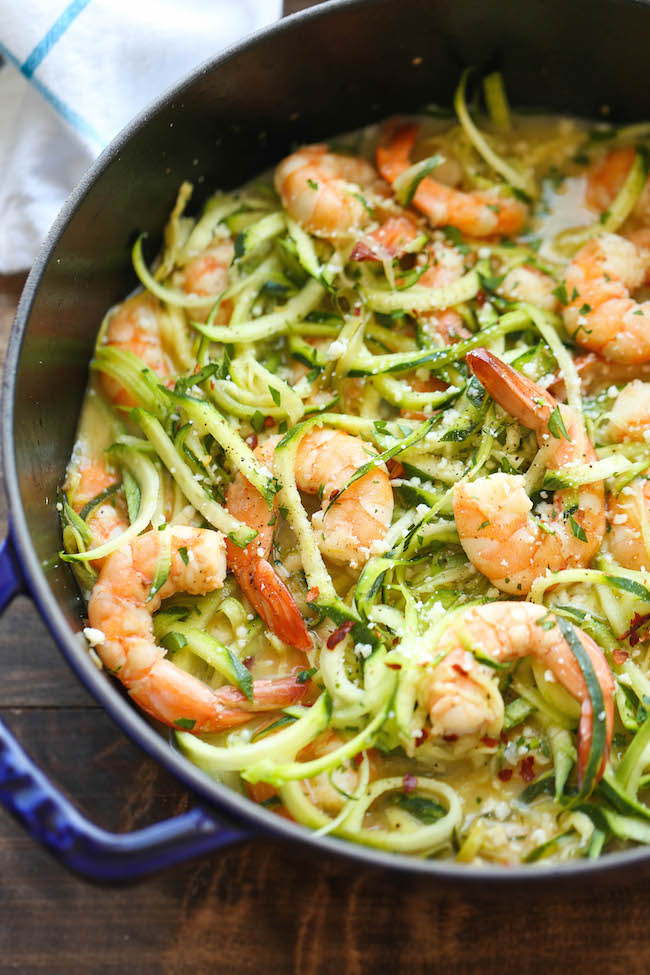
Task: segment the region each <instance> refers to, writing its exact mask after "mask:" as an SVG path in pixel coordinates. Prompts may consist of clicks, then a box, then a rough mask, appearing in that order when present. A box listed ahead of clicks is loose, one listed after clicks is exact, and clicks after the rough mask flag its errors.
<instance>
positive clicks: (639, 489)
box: [605, 380, 650, 571]
mask: <svg viewBox="0 0 650 975" xmlns="http://www.w3.org/2000/svg"><path fill="white" fill-rule="evenodd" d="M605 437H606V439H607V440H608V441H609V442H610V443H623V442H624V441H626V440H627V441H630V440H631V441H633V442H640V443H648V442H649V441H650V384H649V383H644V382H641V381H640V380H635V381H634V382H631V383H629V384H628V385H627V386H625V387H624V388H623V389H622V390H621V392H620V393H619V394H618V396H617V397H616V400H615V401H614V404H613V405H612V409H611V413H610V421H609V423H608V425H607V427H606V429H605ZM607 520H608V522H609V528H610V530H609V532H608V533H607V536H606V539H605V545H606V548H607V550H608V551H609V552H610V553H611V554H612V556H613V557H614V558H615V559H616V561H617V562H618V563H619V565H622V566H624V567H625V568H626V569H636V570H637V571H638V570H645V569H647V568H648V567H650V552H649V550H648V543H649V542H650V481H649V480H647V478H645V477H635V478H634V480H633V481H632V483H631V484H628V485H626V486H625V487H624V488H623V489H622V490H621V491H620V492H619V494H618V495H615V494H613V493H610V494H609V496H608V499H607Z"/></svg>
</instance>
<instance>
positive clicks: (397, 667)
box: [386, 664, 402, 670]
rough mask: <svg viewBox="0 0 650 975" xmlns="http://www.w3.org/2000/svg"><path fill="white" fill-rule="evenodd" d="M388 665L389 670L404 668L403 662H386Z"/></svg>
mask: <svg viewBox="0 0 650 975" xmlns="http://www.w3.org/2000/svg"><path fill="white" fill-rule="evenodd" d="M386 666H387V667H388V669H389V670H401V669H402V665H401V664H386Z"/></svg>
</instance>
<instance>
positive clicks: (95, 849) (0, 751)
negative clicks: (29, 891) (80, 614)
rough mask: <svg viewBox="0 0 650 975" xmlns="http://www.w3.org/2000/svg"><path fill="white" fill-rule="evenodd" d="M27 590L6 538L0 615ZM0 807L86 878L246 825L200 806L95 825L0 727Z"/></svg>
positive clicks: (117, 877)
mask: <svg viewBox="0 0 650 975" xmlns="http://www.w3.org/2000/svg"><path fill="white" fill-rule="evenodd" d="M19 592H26V586H25V582H24V579H23V575H22V572H21V569H20V566H19V564H18V560H17V558H16V554H15V552H14V548H13V543H12V540H11V537H9V538H7V539H5V541H4V542H3V543H2V545H1V546H0V612H2V611H3V610H4V609H5V608H6V606H7V605H8V604H9V602H10V601H11V600H12V599H13V597H14V596H15V595H17V593H19ZM0 802H1V803H2V804H4V806H5V807H6V808H7V809H8V810H9V812H10V813H12V814H13V816H15V818H16V819H17V820H18V821H19V822H20V823H21V825H22V826H24V827H25V829H26V830H27V832H28V833H29V834H30V835H31V836H32V837H33V838H34V839H35V840H37V841H38V842H39V843H41V844H42V845H43V846H45V847H46V848H47V849H48V850H49V851H50V852H51V853H53V854H55V856H57V857H58V858H59V859H60V860H61V861H62V863H63V864H64V865H65V866H66V867H69V868H70V869H72V870H75V871H77V872H78V873H80V874H82V875H83V876H85V877H88V878H89V879H92V880H98V881H104V882H111V881H113V882H115V881H125V880H134V879H136V878H138V877H142V876H145V875H146V874H149V873H152V872H153V871H155V870H160V869H162V868H163V867H168V866H171V865H172V864H175V863H180V862H181V861H183V860H187V859H189V858H190V857H194V856H199V855H201V854H203V853H209V852H210V851H212V850H216V849H219V848H220V847H222V846H228V845H230V844H231V843H236V842H238V841H240V840H243V839H246V838H247V837H248V836H249V835H250V832H249V830H247V829H246V827H244V826H241V825H239V824H237V823H234V822H230V821H227V820H225V819H224V822H220V821H219V820H217V819H216V818H215V817H214V816H213V815H212V813H210V812H207V811H206V810H204V809H201V808H195V809H191V810H190V811H189V812H186V813H183V814H182V815H180V816H175V817H173V818H171V819H167V820H164V821H163V822H162V823H156V824H155V825H153V826H147V827H146V828H145V829H139V830H135V831H134V832H132V833H109V832H108V831H107V830H104V829H101V828H100V827H99V826H95V824H94V823H91V822H90V821H89V820H87V819H86V818H85V817H84V816H83V814H82V813H80V812H79V810H78V809H76V808H75V806H73V805H72V803H71V802H70V801H69V800H68V799H67V798H66V797H65V796H64V795H63V793H62V792H61V791H60V790H59V789H57V788H56V786H55V785H54V784H53V783H52V782H50V780H49V779H48V778H47V776H46V775H44V773H43V772H42V771H41V770H40V769H39V768H38V767H37V766H36V765H35V764H34V762H33V761H32V759H31V758H30V757H29V755H27V753H26V752H25V751H24V750H23V749H22V748H21V746H20V745H19V744H18V742H17V741H16V739H15V738H14V737H13V735H12V734H11V732H10V731H9V729H8V728H7V726H6V725H5V724H4V723H3V722H1V721H0Z"/></svg>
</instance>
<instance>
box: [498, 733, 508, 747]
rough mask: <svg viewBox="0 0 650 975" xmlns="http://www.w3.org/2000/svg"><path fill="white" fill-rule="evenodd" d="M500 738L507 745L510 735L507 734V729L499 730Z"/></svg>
mask: <svg viewBox="0 0 650 975" xmlns="http://www.w3.org/2000/svg"><path fill="white" fill-rule="evenodd" d="M499 739H500V741H501V743H502V744H503V745H505V744H506V742H507V741H508V735H507V733H506V732H505V731H503V730H501V731H500V732H499Z"/></svg>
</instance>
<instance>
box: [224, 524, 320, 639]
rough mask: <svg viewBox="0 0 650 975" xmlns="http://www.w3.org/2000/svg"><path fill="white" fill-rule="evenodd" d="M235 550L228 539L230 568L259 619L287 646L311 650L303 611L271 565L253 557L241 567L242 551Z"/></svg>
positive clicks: (227, 555)
mask: <svg viewBox="0 0 650 975" xmlns="http://www.w3.org/2000/svg"><path fill="white" fill-rule="evenodd" d="M252 544H254V543H252ZM233 547H234V546H233V543H232V542H231V541H229V540H227V541H226V557H227V560H228V565H230V567H231V568H232V570H233V572H234V574H235V576H236V578H237V582H238V583H239V585H240V587H241V589H242V590H243V592H244V593H245V595H246V597H247V598H248V600H249V602H250V603H251V604H252V606H253V608H254V610H255V612H256V613H257V614H258V616H261V618H262V619H263V620H264V622H265V623H266V625H267V626H268V628H269V629H270V630H271V631H272V632H273V633H275V635H276V636H279V637H280V639H281V640H284V642H285V643H288V644H289V645H290V646H292V647H295V648H296V649H297V650H303V651H306V650H309V649H311V647H312V639H311V637H310V635H309V631H308V630H307V627H306V626H305V621H304V620H303V618H302V616H301V615H300V610H299V609H298V607H297V606H296V604H295V602H294V599H293V596H292V595H291V593H290V592H289V590H288V588H287V587H286V586H285V584H284V582H283V581H282V579H281V578H280V577H279V575H278V574H277V572H276V571H275V569H274V568H273V566H272V565H271V563H270V562H268V561H267V560H266V559H263V558H254V559H251V560H250V561H249V562H247V563H246V564H245V565H241V564H239V562H240V560H239V559H238V556H239V555H240V554H241V550H238V551H237V552H233Z"/></svg>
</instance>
